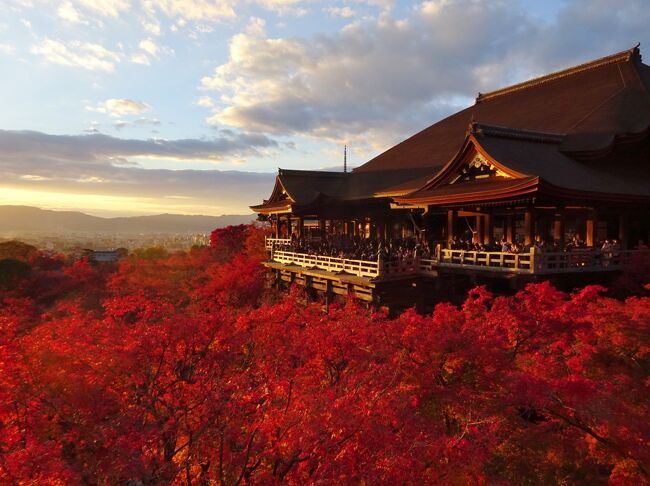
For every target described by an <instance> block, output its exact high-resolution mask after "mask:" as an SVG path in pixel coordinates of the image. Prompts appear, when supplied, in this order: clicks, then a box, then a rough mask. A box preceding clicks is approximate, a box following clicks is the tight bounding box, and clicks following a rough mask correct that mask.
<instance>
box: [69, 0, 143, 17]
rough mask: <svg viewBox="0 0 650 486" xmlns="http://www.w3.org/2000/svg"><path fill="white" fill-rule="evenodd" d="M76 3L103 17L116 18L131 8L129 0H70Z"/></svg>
mask: <svg viewBox="0 0 650 486" xmlns="http://www.w3.org/2000/svg"><path fill="white" fill-rule="evenodd" d="M72 1H73V2H74V3H75V4H76V5H78V6H79V7H82V8H84V9H86V10H89V11H91V12H93V13H96V14H99V15H101V16H104V17H113V18H117V17H119V15H120V14H121V13H122V12H126V11H127V10H129V9H130V8H131V2H130V1H129V0H72Z"/></svg>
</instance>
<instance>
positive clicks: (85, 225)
mask: <svg viewBox="0 0 650 486" xmlns="http://www.w3.org/2000/svg"><path fill="white" fill-rule="evenodd" d="M254 219H255V215H253V214H247V215H224V216H200V215H198V216H186V215H181V214H157V215H153V216H135V217H120V218H99V217H97V216H90V215H88V214H84V213H80V212H77V211H50V210H45V209H39V208H34V207H30V206H0V232H4V231H13V232H15V231H25V232H33V231H42V232H48V233H51V232H57V233H59V232H66V231H75V232H111V233H184V232H192V233H205V232H208V231H211V230H213V229H214V228H220V227H223V226H228V225H231V224H240V223H249V222H251V221H252V220H254Z"/></svg>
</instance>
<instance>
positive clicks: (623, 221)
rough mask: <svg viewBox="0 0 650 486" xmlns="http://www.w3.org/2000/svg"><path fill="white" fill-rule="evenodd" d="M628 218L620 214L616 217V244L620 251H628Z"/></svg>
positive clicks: (624, 214)
mask: <svg viewBox="0 0 650 486" xmlns="http://www.w3.org/2000/svg"><path fill="white" fill-rule="evenodd" d="M629 223H630V221H629V218H628V215H627V213H621V214H619V216H618V242H619V244H620V245H621V250H627V249H628V244H629V241H627V240H628V235H629V234H630V232H629Z"/></svg>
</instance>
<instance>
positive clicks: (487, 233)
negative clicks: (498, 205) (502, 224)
mask: <svg viewBox="0 0 650 486" xmlns="http://www.w3.org/2000/svg"><path fill="white" fill-rule="evenodd" d="M483 217H484V218H485V221H484V228H485V229H484V232H483V233H484V234H483V244H484V245H489V244H490V243H492V235H493V234H494V227H493V226H492V214H490V213H488V214H486V215H484V216H483Z"/></svg>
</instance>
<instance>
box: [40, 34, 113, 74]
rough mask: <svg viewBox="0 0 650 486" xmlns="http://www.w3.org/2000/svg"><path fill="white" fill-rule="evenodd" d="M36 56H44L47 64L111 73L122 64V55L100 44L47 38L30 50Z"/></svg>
mask: <svg viewBox="0 0 650 486" xmlns="http://www.w3.org/2000/svg"><path fill="white" fill-rule="evenodd" d="M30 52H31V53H32V54H34V55H38V56H42V57H43V59H44V60H45V62H48V63H52V64H60V65H63V66H72V67H80V68H83V69H88V70H91V71H106V72H111V71H113V70H114V69H115V64H116V63H118V62H120V60H121V54H120V53H118V52H115V51H111V50H108V49H106V48H105V47H104V46H101V45H99V44H93V43H90V42H82V41H71V42H70V43H68V44H64V43H63V42H61V41H57V40H52V39H49V38H45V39H43V40H41V41H40V42H39V43H38V44H35V45H33V46H32V48H31V49H30Z"/></svg>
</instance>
